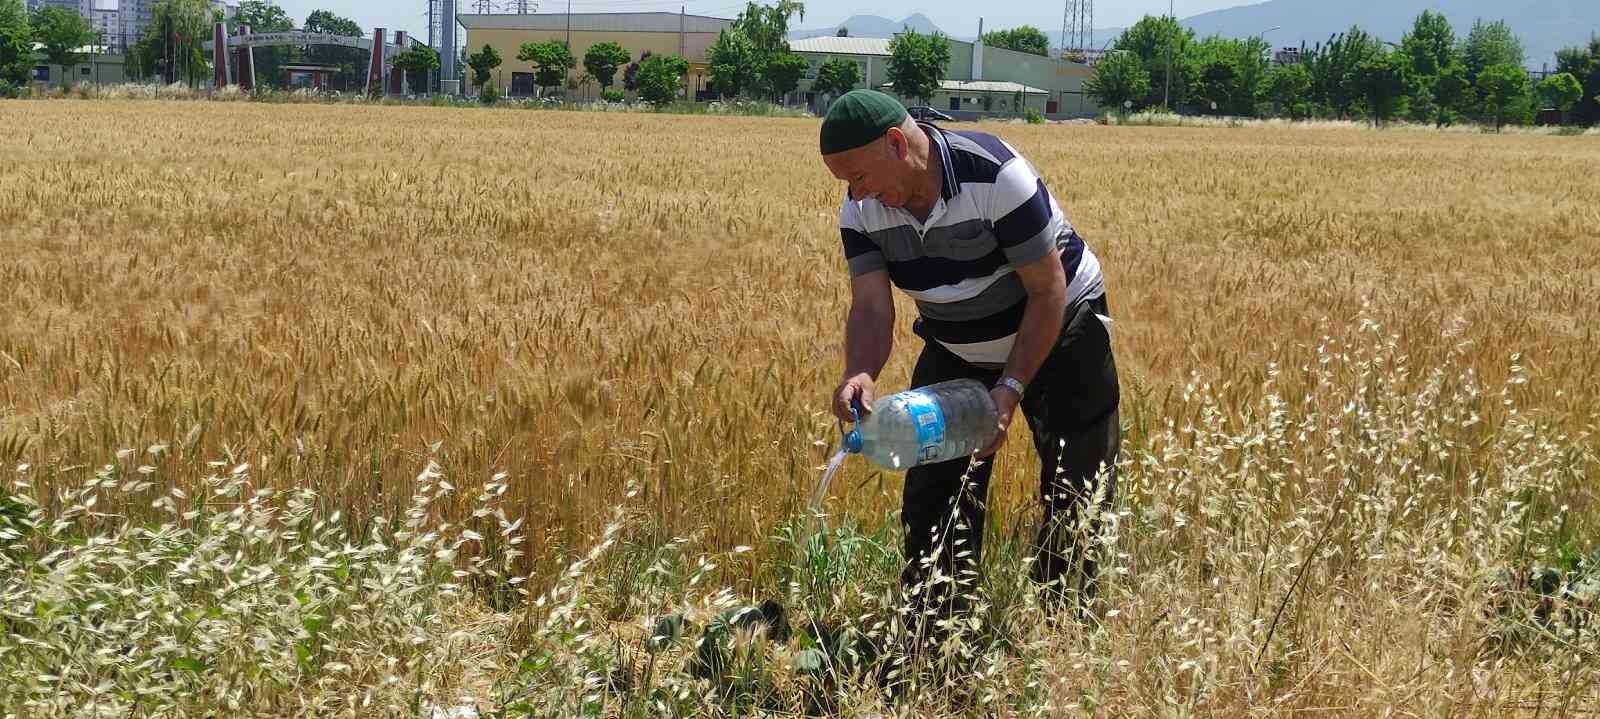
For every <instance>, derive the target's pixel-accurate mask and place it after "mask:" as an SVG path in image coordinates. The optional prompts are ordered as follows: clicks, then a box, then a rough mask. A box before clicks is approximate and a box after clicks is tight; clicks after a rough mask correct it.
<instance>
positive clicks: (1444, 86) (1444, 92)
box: [1433, 63, 1477, 127]
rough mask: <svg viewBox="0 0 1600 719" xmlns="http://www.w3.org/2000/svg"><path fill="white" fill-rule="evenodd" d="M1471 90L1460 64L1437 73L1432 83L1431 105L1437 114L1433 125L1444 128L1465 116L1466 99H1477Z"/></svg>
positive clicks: (1463, 67)
mask: <svg viewBox="0 0 1600 719" xmlns="http://www.w3.org/2000/svg"><path fill="white" fill-rule="evenodd" d="M1471 90H1472V88H1471V86H1470V85H1468V84H1467V69H1466V67H1465V66H1464V65H1462V64H1461V63H1453V64H1451V65H1448V66H1446V67H1445V68H1444V69H1443V70H1441V71H1439V77H1437V78H1435V79H1434V81H1433V104H1434V107H1435V108H1436V109H1435V112H1436V113H1437V114H1436V115H1435V116H1434V120H1433V121H1434V124H1435V125H1437V126H1439V127H1444V126H1445V125H1448V124H1451V123H1453V122H1455V121H1456V118H1458V117H1460V116H1461V115H1463V114H1465V112H1466V108H1465V107H1464V104H1465V103H1466V101H1467V98H1468V97H1471V98H1472V99H1477V95H1476V94H1474V93H1473V92H1472V91H1471Z"/></svg>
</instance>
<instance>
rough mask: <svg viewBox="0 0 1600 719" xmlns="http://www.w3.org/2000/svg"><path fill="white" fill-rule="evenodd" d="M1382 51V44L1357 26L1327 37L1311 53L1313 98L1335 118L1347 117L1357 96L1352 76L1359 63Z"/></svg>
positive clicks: (1310, 67) (1310, 66)
mask: <svg viewBox="0 0 1600 719" xmlns="http://www.w3.org/2000/svg"><path fill="white" fill-rule="evenodd" d="M1381 54H1383V43H1382V42H1380V41H1379V40H1378V39H1377V38H1374V37H1372V36H1371V35H1368V34H1367V33H1366V31H1365V30H1362V29H1361V28H1359V27H1351V28H1350V30H1349V31H1347V32H1343V33H1340V34H1338V35H1335V36H1334V37H1332V38H1329V39H1328V44H1327V46H1326V47H1322V46H1319V47H1318V48H1317V49H1316V50H1315V51H1313V53H1312V56H1311V61H1310V65H1309V69H1310V70H1311V94H1312V97H1313V98H1315V99H1316V101H1317V102H1318V103H1321V104H1322V105H1323V106H1325V107H1326V108H1327V109H1329V110H1331V111H1332V112H1333V114H1335V115H1337V116H1338V117H1341V118H1344V117H1349V116H1350V114H1351V112H1352V111H1353V110H1354V109H1355V104H1356V100H1357V99H1359V97H1360V95H1359V94H1358V93H1357V92H1356V91H1355V88H1356V86H1355V85H1354V84H1353V83H1351V81H1350V78H1351V76H1353V75H1354V74H1355V72H1356V68H1358V67H1360V66H1361V63H1363V62H1366V61H1367V60H1368V59H1370V58H1372V57H1375V56H1377V55H1381Z"/></svg>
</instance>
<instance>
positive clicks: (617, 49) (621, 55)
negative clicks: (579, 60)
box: [583, 41, 631, 92]
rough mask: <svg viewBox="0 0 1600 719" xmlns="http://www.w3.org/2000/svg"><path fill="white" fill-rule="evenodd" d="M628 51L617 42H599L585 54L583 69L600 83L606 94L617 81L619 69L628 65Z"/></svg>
mask: <svg viewBox="0 0 1600 719" xmlns="http://www.w3.org/2000/svg"><path fill="white" fill-rule="evenodd" d="M630 59H631V58H630V57H629V56H628V51H627V50H624V49H623V48H622V46H621V45H618V44H617V43H615V42H610V41H607V42H599V43H595V44H593V45H590V46H589V51H588V52H585V53H584V54H583V69H585V70H588V71H589V74H590V75H592V76H594V79H595V81H596V82H599V83H600V89H601V91H602V92H604V91H605V90H607V89H610V87H611V83H612V82H613V81H615V80H616V79H617V69H618V68H621V67H622V66H623V65H626V64H628V60H630Z"/></svg>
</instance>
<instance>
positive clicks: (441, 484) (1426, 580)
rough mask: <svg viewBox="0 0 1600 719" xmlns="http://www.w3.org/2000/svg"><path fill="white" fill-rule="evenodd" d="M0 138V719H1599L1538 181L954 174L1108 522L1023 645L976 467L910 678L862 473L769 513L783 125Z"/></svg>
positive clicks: (285, 129) (1359, 163) (1194, 143)
mask: <svg viewBox="0 0 1600 719" xmlns="http://www.w3.org/2000/svg"><path fill="white" fill-rule="evenodd" d="M88 109H92V112H91V111H88ZM0 116H3V118H4V119H5V120H7V121H8V123H7V124H8V126H10V127H11V128H13V129H12V131H11V132H9V133H7V134H6V135H4V136H3V137H0V156H3V157H5V158H6V159H7V161H6V162H5V163H4V164H3V165H0V230H3V231H0V252H3V253H4V254H5V256H6V257H7V258H8V259H7V261H6V262H5V263H0V283H3V286H4V287H5V288H6V294H5V297H6V300H7V305H8V306H9V307H10V308H11V311H10V312H8V313H6V315H4V316H3V317H0V377H3V381H0V580H3V581H0V598H3V601H0V715H12V716H58V715H59V716H68V715H73V716H82V715H107V716H113V715H114V716H128V715H136V716H137V715H162V716H188V715H215V714H217V713H218V712H224V713H227V714H229V715H241V716H243V715H251V716H283V715H306V716H312V715H316V716H325V715H345V716H419V715H429V714H430V713H432V712H434V711H435V710H437V711H439V712H441V715H442V712H444V711H445V710H447V709H450V708H457V709H459V708H460V707H463V706H469V707H476V708H479V709H481V710H483V711H485V712H492V711H504V712H505V713H506V714H508V715H511V716H524V715H526V716H570V715H604V716H618V715H624V716H657V715H744V714H747V713H749V712H752V711H756V710H761V709H766V710H770V711H777V712H793V711H800V710H803V709H807V708H809V709H812V710H834V711H837V712H839V713H841V714H843V715H859V714H861V713H864V712H869V711H882V712H885V713H888V714H892V715H893V714H898V715H905V716H910V715H917V716H944V715H971V714H985V715H1000V716H1062V715H1076V714H1086V715H1118V716H1124V715H1126V716H1143V715H1151V714H1171V715H1179V714H1184V715H1195V714H1203V715H1222V716H1234V715H1239V714H1245V713H1250V714H1259V715H1285V716H1287V715H1298V714H1303V713H1307V712H1318V713H1331V714H1339V715H1357V716H1366V715H1372V714H1385V713H1388V714H1405V713H1411V714H1416V715H1430V716H1439V715H1451V716H1456V715H1462V714H1467V715H1475V716H1500V715H1505V714H1515V713H1525V714H1527V715H1535V714H1556V715H1560V714H1563V713H1565V714H1576V713H1580V712H1582V711H1592V710H1593V708H1594V707H1595V706H1596V702H1597V698H1596V694H1597V691H1596V689H1595V687H1594V685H1593V683H1594V681H1595V679H1596V677H1597V673H1596V671H1595V668H1596V667H1597V666H1600V662H1597V661H1596V659H1597V657H1596V653H1597V652H1600V642H1597V638H1596V633H1595V629H1596V627H1595V624H1594V621H1593V620H1594V617H1593V613H1594V610H1595V606H1594V602H1595V593H1596V591H1597V590H1600V578H1597V577H1600V571H1596V569H1595V566H1594V565H1595V562H1596V560H1597V559H1600V557H1590V556H1589V555H1591V554H1592V553H1594V551H1595V549H1596V548H1597V547H1600V533H1597V531H1596V529H1597V527H1596V525H1597V522H1596V515H1595V497H1594V494H1595V490H1594V477H1595V469H1596V466H1595V440H1594V434H1593V423H1592V418H1593V416H1594V414H1593V412H1592V407H1593V403H1594V401H1595V399H1596V385H1595V384H1594V383H1593V382H1592V378H1593V377H1594V376H1595V375H1596V370H1597V369H1600V367H1597V365H1596V359H1595V357H1596V355H1595V354H1594V353H1593V351H1592V349H1591V348H1592V347H1593V336H1592V334H1593V327H1594V326H1595V319H1596V318H1595V311H1594V307H1595V304H1594V302H1593V299H1592V298H1593V297H1594V296H1595V292H1596V289H1597V288H1596V285H1597V279H1600V275H1597V273H1596V264H1597V262H1600V260H1597V259H1596V258H1597V257H1600V253H1597V252H1596V249H1597V247H1596V245H1597V241H1600V233H1597V232H1596V231H1595V228H1596V227H1600V187H1597V186H1596V185H1595V184H1594V183H1592V182H1590V181H1588V179H1587V177H1588V174H1590V169H1589V168H1592V167H1593V166H1595V163H1596V161H1597V160H1600V146H1594V145H1593V144H1592V143H1589V142H1587V138H1556V137H1544V136H1502V137H1492V136H1474V135H1448V134H1433V133H1403V134H1401V133H1386V134H1367V133H1349V132H1344V131H1341V130H1338V129H1328V130H1322V129H1295V130H1284V129H1275V128H1256V129H1252V130H1251V131H1248V132H1237V131H1227V130H1207V129H1162V128H1114V127H1112V128H1108V127H1094V126H1044V127H1029V126H1023V125H1015V126H1010V125H1008V126H993V127H992V131H995V132H999V133H1001V134H1002V135H1003V136H1005V137H1006V138H1007V139H1008V140H1010V141H1011V142H1013V143H1014V144H1016V145H1017V146H1018V147H1019V148H1020V149H1022V150H1023V151H1024V152H1025V153H1027V154H1029V155H1030V157H1031V158H1032V159H1033V160H1034V161H1035V163H1036V164H1037V165H1038V166H1039V168H1040V170H1041V171H1042V172H1043V173H1044V175H1045V176H1046V178H1047V180H1048V181H1049V182H1050V183H1051V186H1052V188H1054V189H1055V191H1056V193H1057V195H1058V197H1059V198H1060V200H1061V202H1062V204H1063V206H1064V207H1066V208H1067V210H1068V212H1069V213H1070V214H1071V216H1072V218H1073V219H1074V221H1075V222H1076V223H1077V225H1078V226H1079V227H1080V229H1081V230H1082V232H1083V233H1084V234H1085V236H1086V237H1088V239H1089V240H1090V242H1091V243H1092V244H1093V246H1094V247H1095V249H1096V251H1097V252H1098V253H1100V255H1101V257H1102V261H1103V263H1104V265H1105V268H1106V271H1107V275H1108V285H1109V287H1110V289H1111V306H1112V311H1113V314H1114V315H1115V316H1116V318H1117V321H1116V325H1115V326H1116V328H1117V329H1116V338H1115V341H1116V347H1117V350H1118V353H1119V363H1120V365H1121V367H1122V369H1123V376H1124V386H1125V407H1126V409H1125V411H1124V413H1123V416H1124V421H1125V430H1126V444H1125V445H1124V454H1123V456H1124V458H1125V461H1124V466H1123V467H1121V473H1122V476H1121V479H1120V485H1119V486H1120V487H1121V488H1122V493H1121V496H1119V497H1118V501H1117V503H1116V505H1115V509H1114V510H1113V515H1114V516H1113V519H1114V521H1112V522H1110V523H1108V524H1107V525H1106V530H1105V531H1106V532H1107V535H1108V536H1107V537H1106V539H1108V540H1111V541H1110V542H1109V543H1108V545H1107V549H1106V551H1107V552H1108V553H1110V556H1109V557H1108V558H1107V561H1105V562H1104V567H1105V570H1104V571H1105V576H1106V581H1105V582H1104V583H1103V586H1102V594H1101V596H1100V598H1099V600H1098V601H1097V604H1096V606H1095V612H1094V614H1093V616H1092V617H1090V618H1088V619H1086V620H1085V621H1084V622H1081V623H1080V622H1074V621H1067V622H1064V623H1051V622H1046V621H1044V616H1043V612H1042V610H1041V609H1040V608H1039V606H1038V601H1037V599H1036V596H1035V593H1034V592H1033V590H1032V588H1030V587H1029V586H1027V584H1026V582H1025V581H1024V579H1023V577H1026V575H1027V572H1026V571H1025V567H1026V563H1027V562H1028V557H1027V556H1026V552H1025V550H1024V541H1023V538H1025V537H1028V536H1030V534H1031V527H1030V523H1031V522H1032V521H1033V519H1034V517H1033V516H1032V513H1030V508H1031V506H1032V504H1033V502H1034V501H1035V497H1034V496H1033V492H1035V491H1036V489H1034V488H1033V487H1035V486H1036V484H1035V482H1034V480H1033V476H1034V472H1035V470H1033V469H1030V468H1029V467H1030V466H1031V465H1030V461H1029V460H1028V459H1027V455H1026V453H1025V447H1026V445H1027V444H1028V443H1026V442H1023V441H1017V440H1018V439H1019V438H1018V437H1013V442H1012V443H1011V444H1010V445H1009V447H1008V449H1007V451H1006V452H1004V453H1002V455H1001V457H1000V458H999V460H998V461H999V466H998V467H997V471H996V473H995V479H994V485H993V488H992V490H991V495H990V501H991V504H993V505H995V506H996V510H997V511H996V512H994V513H993V516H994V517H995V524H994V525H993V526H991V528H990V531H991V532H992V533H993V537H992V539H991V541H989V542H987V543H986V545H985V546H986V547H987V548H988V549H987V550H986V552H985V567H984V572H983V577H982V581H981V583H980V584H979V588H978V589H977V590H975V592H976V595H977V597H978V599H979V600H980V602H979V604H980V607H981V611H980V612H979V613H978V615H977V617H976V619H975V620H974V621H973V622H972V623H971V624H970V625H968V626H967V627H966V629H967V630H966V631H958V632H957V633H956V636H955V638H954V639H953V640H952V641H951V642H950V643H949V644H948V645H947V646H946V647H945V650H946V653H947V656H946V657H945V658H944V659H943V660H934V659H930V657H927V656H918V657H911V658H909V659H907V658H906V657H903V656H901V655H899V654H897V653H895V652H893V651H891V650H892V648H893V646H894V645H895V644H896V643H897V641H898V640H897V639H896V637H895V635H896V633H897V632H899V631H902V630H903V627H904V626H905V624H904V618H903V617H901V616H900V615H899V611H898V607H899V601H898V599H897V598H896V596H895V592H894V589H895V583H896V581H897V576H898V562H899V556H898V554H899V550H898V542H899V539H898V526H897V524H896V522H895V521H894V518H893V516H892V514H891V512H892V510H893V509H894V508H895V506H896V504H897V501H898V495H899V476H898V475H888V474H883V473H879V472H874V471H871V470H870V469H869V468H868V467H867V466H865V465H864V464H863V463H855V462H852V463H850V464H848V465H847V468H846V470H845V472H844V473H842V474H841V475H840V478H839V480H838V481H836V482H835V491H834V494H833V496H832V497H831V498H830V499H829V502H828V507H827V509H828V516H826V517H822V518H818V517H812V516H809V515H807V514H806V513H805V512H804V511H803V505H804V502H805V500H806V498H807V494H808V489H809V486H810V484H811V483H812V482H813V481H814V480H815V477H816V475H815V469H816V466H817V465H818V464H820V463H821V461H822V459H823V458H824V457H825V455H826V453H827V452H828V451H829V450H831V449H832V448H833V446H834V445H835V444H836V442H837V438H836V437H835V436H834V435H835V434H836V433H835V432H834V429H833V424H832V421H831V419H829V418H828V417H826V416H825V407H826V396H827V393H828V391H829V390H830V389H831V388H832V382H833V379H834V378H835V376H836V374H837V371H838V361H839V352H840V347H839V341H840V340H839V335H840V327H841V324H842V318H843V313H844V310H845V305H846V303H847V291H846V286H847V283H846V282H845V281H844V274H843V262H842V259H841V258H840V256H839V251H838V246H837V244H838V243H837V235H836V231H835V230H834V229H833V224H832V222H833V219H834V212H835V209H836V207H837V204H838V201H839V198H840V196H841V189H840V187H839V186H838V185H837V183H835V182H834V181H832V179H831V178H830V177H828V176H827V174H826V173H825V171H824V170H823V168H822V167H821V164H820V162H819V161H817V159H816V158H815V157H814V144H815V143H814V140H815V121H808V120H790V119H774V118H737V117H717V118H689V117H675V116H645V115H633V114H605V113H591V114H569V113H483V112H476V111H473V110H469V109H458V108H387V107H376V106H366V107H362V106H323V105H306V106H297V107H294V108H286V107H279V106H270V105H261V104H249V103H226V104H214V103H204V104H202V103H196V104H187V103H186V104H180V105H172V104H164V103H152V102H139V101H129V102H125V103H113V104H97V105H83V104H79V103H7V104H0ZM900 309H901V312H900V318H899V321H898V322H897V342H898V348H899V352H898V354H897V356H896V359H895V360H894V361H893V362H892V363H891V365H890V367H889V369H888V370H887V372H886V376H885V378H884V379H883V380H882V384H883V386H885V387H890V388H892V387H899V386H903V384H904V382H905V381H906V378H907V377H908V376H909V369H910V361H911V359H912V358H913V357H914V350H915V340H914V338H913V337H912V336H911V335H910V333H909V331H908V329H909V321H910V317H911V315H912V313H913V310H912V308H911V307H910V306H909V304H901V305H900ZM1023 431H1025V430H1018V432H1019V433H1020V432H1023ZM767 600H771V601H770V602H769V603H768V604H767V606H765V607H763V606H761V604H762V603H763V602H764V601H767ZM880 655H881V656H880ZM952 668H954V669H952ZM890 670H893V673H894V675H895V678H896V679H899V680H903V684H902V685H901V686H902V689H901V690H900V691H899V693H898V694H897V696H898V701H897V702H896V703H890V702H889V701H887V697H886V695H885V693H884V692H883V691H882V690H881V689H880V682H879V681H878V677H879V676H880V675H881V674H884V673H887V672H888V671H890Z"/></svg>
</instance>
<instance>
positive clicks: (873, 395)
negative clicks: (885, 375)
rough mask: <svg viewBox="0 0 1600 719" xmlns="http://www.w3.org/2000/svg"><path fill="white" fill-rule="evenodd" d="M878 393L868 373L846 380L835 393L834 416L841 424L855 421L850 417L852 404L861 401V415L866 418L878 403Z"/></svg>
mask: <svg viewBox="0 0 1600 719" xmlns="http://www.w3.org/2000/svg"><path fill="white" fill-rule="evenodd" d="M877 399H878V393H877V390H875V389H874V388H873V384H872V377H871V375H868V374H867V373H865V372H863V373H861V374H857V375H853V376H850V377H846V378H844V380H843V381H841V382H840V383H839V389H837V390H835V391H834V393H833V416H835V417H838V418H839V421H841V422H850V421H853V418H852V417H851V416H850V403H851V402H852V401H857V400H858V401H860V403H861V414H862V416H866V415H867V414H870V413H871V412H872V403H873V402H875V401H877Z"/></svg>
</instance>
